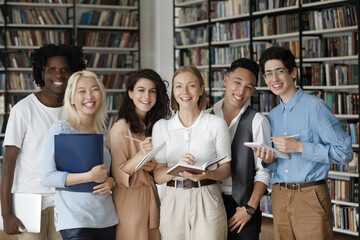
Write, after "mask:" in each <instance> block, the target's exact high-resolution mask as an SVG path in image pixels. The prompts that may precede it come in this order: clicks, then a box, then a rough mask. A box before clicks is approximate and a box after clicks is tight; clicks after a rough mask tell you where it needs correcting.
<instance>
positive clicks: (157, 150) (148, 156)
mask: <svg viewBox="0 0 360 240" xmlns="http://www.w3.org/2000/svg"><path fill="white" fill-rule="evenodd" d="M165 146H166V143H163V144H161V145H160V146H158V147H156V148H154V149H153V150H152V151H151V152H149V153H148V154H146V155H145V156H144V157H143V159H142V160H141V161H140V162H139V163H138V165H137V166H136V167H135V169H134V172H136V171H137V170H139V169H140V168H141V167H142V166H143V165H144V164H145V163H147V162H149V161H150V160H151V159H152V158H153V157H155V156H156V154H157V153H158V152H160V150H161V149H163V148H164V147H165Z"/></svg>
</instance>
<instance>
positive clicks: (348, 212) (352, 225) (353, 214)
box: [332, 204, 359, 232]
mask: <svg viewBox="0 0 360 240" xmlns="http://www.w3.org/2000/svg"><path fill="white" fill-rule="evenodd" d="M332 211H333V216H334V225H333V226H334V227H335V228H339V229H345V230H350V231H354V232H357V231H358V229H359V220H358V218H359V210H358V208H357V207H348V206H342V205H338V204H333V206H332Z"/></svg>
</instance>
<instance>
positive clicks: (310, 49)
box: [302, 32, 357, 58]
mask: <svg viewBox="0 0 360 240" xmlns="http://www.w3.org/2000/svg"><path fill="white" fill-rule="evenodd" d="M356 34H357V33H356V32H351V34H350V35H345V36H339V37H324V38H322V39H319V38H311V39H307V40H306V41H303V42H302V45H303V48H304V49H303V51H302V54H303V57H305V58H318V57H337V56H353V55H356V54H357V46H356V42H357V40H356Z"/></svg>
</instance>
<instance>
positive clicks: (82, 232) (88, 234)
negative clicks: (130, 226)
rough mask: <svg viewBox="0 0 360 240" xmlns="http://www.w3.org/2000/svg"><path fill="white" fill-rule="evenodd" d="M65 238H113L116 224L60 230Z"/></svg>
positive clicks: (74, 239) (94, 239)
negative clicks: (104, 226)
mask: <svg viewBox="0 0 360 240" xmlns="http://www.w3.org/2000/svg"><path fill="white" fill-rule="evenodd" d="M60 233H61V236H62V238H63V240H103V239H106V240H112V239H115V236H116V225H114V226H111V227H107V228H71V229H64V230H61V231H60Z"/></svg>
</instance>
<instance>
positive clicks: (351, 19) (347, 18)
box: [302, 6, 357, 30]
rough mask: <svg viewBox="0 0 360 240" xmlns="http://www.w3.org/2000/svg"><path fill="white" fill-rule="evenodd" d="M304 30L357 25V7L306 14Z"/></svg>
mask: <svg viewBox="0 0 360 240" xmlns="http://www.w3.org/2000/svg"><path fill="white" fill-rule="evenodd" d="M302 22H303V27H304V29H303V30H321V29H333V28H341V27H349V26H356V25H357V11H356V6H344V7H339V8H332V9H324V10H321V11H312V12H308V13H305V14H304V16H303V17H302Z"/></svg>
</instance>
